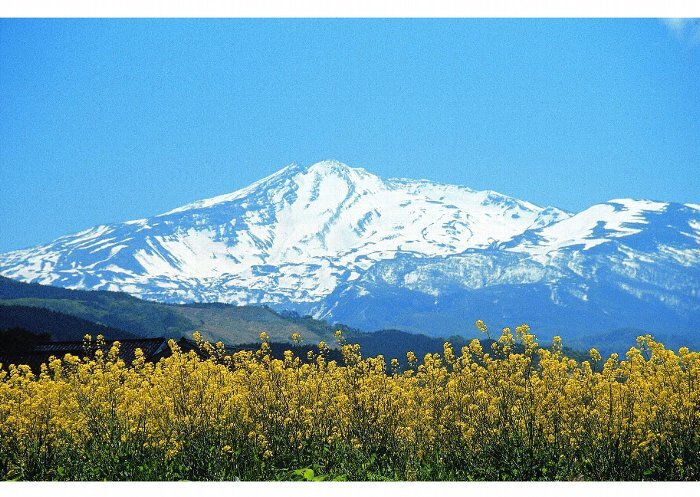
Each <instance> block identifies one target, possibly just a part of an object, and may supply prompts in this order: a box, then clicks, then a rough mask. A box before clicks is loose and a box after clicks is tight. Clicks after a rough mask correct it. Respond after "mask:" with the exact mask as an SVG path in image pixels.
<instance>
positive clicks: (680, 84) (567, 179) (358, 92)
mask: <svg viewBox="0 0 700 497" xmlns="http://www.w3.org/2000/svg"><path fill="white" fill-rule="evenodd" d="M698 32H700V31H698V29H697V24H694V23H684V22H676V23H663V22H660V21H658V20H1V21H0V196H1V198H2V207H1V208H0V251H5V250H11V249H15V248H22V247H26V246H29V245H33V244H36V243H40V242H47V241H50V240H52V239H54V238H56V237H57V236H60V235H63V234H68V233H72V232H75V231H78V230H81V229H85V228H88V227H91V226H94V225H97V224H101V223H109V222H116V221H123V220H127V219H134V218H140V217H146V216H150V215H154V214H157V213H160V212H164V211H166V210H169V209H171V208H174V207H177V206H179V205H182V204H185V203H187V202H190V201H192V200H196V199H200V198H206V197H211V196H215V195H218V194H221V193H226V192H230V191H233V190H236V189H238V188H240V187H243V186H245V185H247V184H249V183H250V182H252V181H255V180H257V179H259V178H261V177H263V176H266V175H268V174H270V173H272V172H274V171H276V170H277V169H279V168H281V167H282V166H284V165H285V164H288V163H290V162H300V163H311V162H315V161H318V160H321V159H329V158H332V159H337V160H340V161H342V162H345V163H347V164H349V165H351V166H361V167H366V168H367V169H369V170H370V171H372V172H374V173H376V174H379V175H381V176H403V177H414V178H428V179H432V180H435V181H441V182H447V183H457V184H465V185H468V186H470V187H472V188H476V189H486V188H490V189H493V190H497V191H500V192H502V193H505V194H509V195H513V196H515V197H518V198H521V199H525V200H529V201H531V202H534V203H537V204H540V205H556V206H558V207H561V208H564V209H568V210H572V211H576V210H581V209H584V208H585V207H587V206H589V205H591V204H594V203H597V202H601V201H605V200H608V199H611V198H616V197H635V198H651V199H658V200H669V201H681V202H690V201H694V202H698V201H700V173H699V172H698V169H699V166H700V164H699V163H698V159H699V158H700V98H699V96H700V36H698Z"/></svg>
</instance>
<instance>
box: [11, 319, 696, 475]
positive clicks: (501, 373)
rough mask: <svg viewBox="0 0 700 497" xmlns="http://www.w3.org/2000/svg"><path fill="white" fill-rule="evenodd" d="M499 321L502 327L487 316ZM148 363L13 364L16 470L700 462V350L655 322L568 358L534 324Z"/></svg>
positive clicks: (511, 468)
mask: <svg viewBox="0 0 700 497" xmlns="http://www.w3.org/2000/svg"><path fill="white" fill-rule="evenodd" d="M478 326H479V327H482V329H484V330H485V325H484V324H483V323H481V322H479V323H478ZM195 338H196V340H198V342H199V345H200V348H201V349H202V351H203V352H204V356H205V357H206V358H203V357H202V356H201V355H198V354H197V353H195V352H189V353H181V352H180V351H179V350H178V349H177V346H176V345H175V343H174V342H172V341H171V347H172V348H173V349H174V354H173V355H172V356H171V357H168V358H165V359H162V360H161V361H160V362H158V363H156V364H153V363H149V362H146V361H144V358H143V356H142V355H139V354H138V353H137V355H136V357H135V358H134V360H133V363H132V364H125V363H124V361H122V360H120V359H119V358H118V351H117V346H115V347H113V348H112V350H108V351H107V350H106V351H105V352H104V353H103V352H102V351H101V350H99V349H98V351H97V352H96V353H95V355H94V357H91V358H79V357H75V356H70V355H67V356H66V357H64V358H62V359H58V358H57V359H53V360H51V361H50V363H49V364H47V365H45V366H44V367H43V368H42V371H41V373H40V374H37V375H35V374H33V373H32V372H31V371H30V370H29V368H28V367H26V366H19V367H15V366H10V368H9V371H8V370H7V368H5V370H3V371H1V372H0V478H1V479H20V480H36V479H58V480H74V479H79V480H100V479H109V480H142V479H149V480H179V479H195V480H220V479H225V480H232V479H242V480H266V479H308V480H311V479H317V480H318V479H348V480H380V479H391V480H414V479H418V480H540V479H557V480H579V479H585V480H609V479H613V480H619V479H634V480H641V479H663V480H697V479H698V478H700V433H699V428H700V388H699V386H700V384H699V381H700V354H699V353H698V352H691V351H689V350H688V349H686V348H681V349H680V350H679V351H677V352H674V351H671V350H667V349H665V348H664V346H663V344H661V343H657V342H655V341H654V340H652V339H651V337H649V336H647V337H640V338H639V339H638V342H637V344H636V347H632V348H630V349H629V351H628V352H627V354H626V357H625V358H618V357H617V356H616V355H612V356H611V357H609V358H607V359H603V358H601V356H600V354H599V353H598V352H597V351H595V350H591V353H590V356H591V360H590V361H584V362H581V363H579V362H577V361H575V360H573V359H569V358H567V357H565V356H564V355H563V353H562V344H561V341H560V340H559V339H557V338H555V340H554V342H553V344H552V345H551V347H548V348H544V347H540V346H538V344H537V342H536V339H535V337H534V335H533V334H531V333H530V330H529V328H528V327H527V326H520V327H518V328H516V330H515V332H514V333H512V332H511V331H510V330H509V329H505V330H503V332H502V334H501V336H500V338H499V339H498V340H497V341H496V342H495V343H494V344H493V346H492V347H491V348H490V349H489V350H483V349H482V344H481V342H479V341H478V340H474V341H472V342H471V344H470V345H469V346H468V347H464V348H462V350H459V351H455V350H453V348H452V347H451V346H450V344H449V343H446V344H445V346H444V352H443V354H440V355H438V354H433V355H431V354H428V355H426V356H425V357H424V358H422V360H419V359H418V358H416V357H415V355H414V354H412V353H409V354H407V357H406V358H401V359H402V361H401V362H402V363H403V364H404V366H405V365H406V364H407V366H405V367H404V368H401V367H400V363H399V361H398V360H388V361H387V360H385V359H384V358H383V357H381V356H379V357H375V358H363V357H362V356H361V351H360V350H359V347H358V346H357V345H350V344H345V342H344V340H343V337H342V335H341V334H340V333H338V341H339V347H340V348H341V351H342V355H343V364H342V365H341V364H338V363H336V362H335V361H331V360H329V359H328V351H329V348H328V345H326V344H324V343H321V344H320V346H319V350H320V352H319V353H318V354H310V356H309V357H303V358H300V357H298V356H297V355H296V354H295V352H294V351H295V350H296V349H297V346H296V344H298V343H299V341H300V339H301V337H299V336H298V335H296V334H295V336H294V337H293V343H294V344H295V345H292V346H291V347H290V349H291V350H290V351H288V352H286V353H285V355H284V358H281V359H275V358H273V357H272V356H271V354H270V348H269V344H268V343H267V336H266V335H265V334H261V340H262V343H261V346H260V348H259V350H258V351H257V352H247V351H243V352H237V353H235V354H234V355H232V356H229V355H226V351H225V349H224V347H223V345H222V344H216V345H212V344H209V343H206V342H204V341H202V340H201V337H199V336H198V335H197V334H196V335H195Z"/></svg>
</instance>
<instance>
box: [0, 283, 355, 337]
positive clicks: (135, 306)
mask: <svg viewBox="0 0 700 497" xmlns="http://www.w3.org/2000/svg"><path fill="white" fill-rule="evenodd" d="M8 305H9V306H23V307H35V308H45V309H50V310H52V311H56V312H60V313H62V314H65V315H69V316H74V317H77V318H80V319H82V320H85V321H91V322H94V323H100V324H101V325H104V326H107V327H110V328H115V329H119V330H125V331H127V332H128V333H130V334H132V335H135V336H138V337H157V336H165V337H173V338H179V337H183V336H184V337H191V336H192V333H194V331H200V332H201V333H202V335H203V336H204V338H206V339H208V340H212V341H218V340H220V341H222V342H224V343H227V344H230V345H237V344H242V343H249V342H253V341H256V340H257V339H258V336H259V334H260V332H261V331H266V332H267V334H268V335H269V336H270V341H274V342H289V341H290V336H291V335H292V333H294V332H299V333H300V334H301V335H302V338H303V340H304V343H306V344H313V343H318V342H319V341H320V340H326V341H327V342H328V343H329V344H334V343H335V342H334V339H333V337H334V333H335V330H336V329H338V327H339V326H331V325H329V324H327V323H325V322H324V321H318V320H315V319H312V318H310V317H300V316H298V315H296V314H294V313H289V314H286V315H284V316H283V315H281V314H278V313H276V312H274V311H273V310H271V309H269V308H267V307H253V306H234V305H228V304H187V305H171V304H161V303H157V302H149V301H146V300H140V299H138V298H136V297H132V296H130V295H127V294H125V293H119V292H107V291H85V290H68V289H65V288H58V287H51V286H46V285H37V284H28V283H21V282H18V281H14V280H11V279H9V278H4V277H1V276H0V307H1V306H8ZM24 327H25V328H28V329H30V330H34V329H35V327H34V328H33V327H31V326H29V327H28V326H24ZM340 328H342V329H344V331H345V333H346V336H348V337H351V336H354V335H353V333H357V332H355V331H353V330H350V329H348V328H346V327H343V326H340ZM37 331H41V330H37Z"/></svg>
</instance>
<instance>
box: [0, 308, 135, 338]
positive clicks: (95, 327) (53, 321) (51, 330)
mask: <svg viewBox="0 0 700 497" xmlns="http://www.w3.org/2000/svg"><path fill="white" fill-rule="evenodd" d="M10 328H22V329H24V330H27V331H29V332H32V333H36V334H48V335H49V338H50V339H51V340H54V341H67V340H82V339H83V337H84V336H85V335H86V334H89V335H92V336H93V337H94V336H97V335H103V336H104V337H105V338H106V339H108V340H116V339H124V338H135V335H133V334H131V333H128V332H126V331H123V330H119V329H117V328H112V327H109V326H104V325H101V324H97V323H93V322H91V321H87V320H85V319H81V318H77V317H75V316H69V315H67V314H63V313H61V312H56V311H52V310H50V309H44V308H42V307H29V306H21V305H1V306H0V329H10Z"/></svg>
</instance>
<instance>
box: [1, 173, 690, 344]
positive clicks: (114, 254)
mask: <svg viewBox="0 0 700 497" xmlns="http://www.w3.org/2000/svg"><path fill="white" fill-rule="evenodd" d="M699 267H700V209H699V206H698V205H697V204H679V203H672V202H658V201H650V200H635V199H625V198H622V199H613V200H610V201H608V202H603V203H600V204H595V205H593V206H591V207H589V208H588V209H585V210H583V211H581V212H579V213H569V212H565V211H563V210H561V209H558V208H556V207H540V206H537V205H535V204H532V203H530V202H527V201H524V200H519V199H515V198H512V197H508V196H506V195H502V194H499V193H497V192H493V191H491V190H483V191H476V190H472V189H471V188H468V187H465V186H456V185H445V184H440V183H435V182H432V181H428V180H411V179H406V178H390V179H383V178H380V177H379V176H376V175H374V174H372V173H370V172H369V171H367V170H365V169H361V168H352V167H349V166H347V165H345V164H342V163H340V162H337V161H322V162H318V163H314V164H311V165H308V166H302V165H299V164H295V163H292V164H289V165H288V166H285V167H284V168H282V169H280V170H279V171H277V172H275V173H273V174H272V175H269V176H267V177H265V178H262V179H261V180H259V181H256V182H254V183H252V184H251V185H249V186H247V187H245V188H242V189H240V190H237V191H235V192H232V193H229V194H224V195H219V196H216V197H212V198H210V199H204V200H200V201H196V202H192V203H189V204H187V205H184V206H182V207H178V208H176V209H172V210H170V211H167V212H165V213H162V214H159V215H156V216H153V217H151V218H143V219H138V220H133V221H127V222H124V223H114V224H111V225H101V226H98V227H95V228H92V229H89V230H84V231H82V232H80V233H76V234H74V235H67V236H64V237H61V238H59V239H57V240H54V241H53V242H50V243H47V244H43V245H39V246H37V247H33V248H30V249H25V250H19V251H13V252H9V253H5V254H0V274H2V275H5V276H8V277H11V278H16V279H19V280H22V281H32V282H40V283H44V284H51V285H57V286H63V287H67V288H82V289H104V290H119V291H125V292H127V293H129V294H132V295H136V296H138V297H141V298H145V299H149V300H156V301H161V302H172V303H185V302H227V303H234V304H238V305H246V304H266V305H270V306H272V307H274V308H276V309H294V310H298V311H300V312H303V313H311V314H312V315H314V316H315V317H319V318H321V317H322V318H324V319H330V320H337V321H342V322H345V323H347V324H348V325H350V326H355V327H358V328H361V329H377V328H391V327H397V322H396V320H393V318H392V319H390V316H391V315H392V314H397V315H401V316H403V317H405V318H406V319H408V321H406V320H405V319H403V318H402V319H401V320H399V321H401V322H404V323H406V322H408V324H409V326H407V327H406V328H407V329H411V330H414V331H425V330H424V329H423V326H424V325H421V324H420V323H423V322H424V321H425V319H423V318H421V319H415V320H414V321H413V322H411V318H410V316H411V315H412V313H413V314H415V312H417V311H415V309H410V308H408V307H406V306H403V307H402V306H400V305H398V304H399V303H400V302H401V297H397V296H398V295H404V297H406V298H409V296H410V299H412V298H414V297H415V298H418V300H419V301H420V302H421V305H422V306H424V309H422V310H421V313H423V314H425V315H430V313H431V312H445V313H447V316H448V317H449V319H450V320H451V323H452V324H451V325H450V327H449V328H450V329H446V330H442V331H441V332H440V333H441V334H454V332H455V330H456V329H457V328H458V326H459V320H460V319H471V318H472V317H474V316H472V315H468V316H463V315H462V314H460V313H459V312H457V311H456V310H455V309H452V310H447V309H442V310H440V309H441V307H440V303H439V301H440V299H443V301H444V299H446V298H452V299H456V300H455V301H460V299H461V300H464V299H467V297H468V300H467V301H465V302H464V304H465V305H467V307H469V305H468V304H469V302H471V301H482V304H483V305H484V306H485V308H483V309H482V312H483V314H482V315H477V316H476V317H477V318H480V317H483V315H492V314H493V313H492V312H491V311H492V310H494V309H501V312H502V314H503V313H505V314H509V313H508V312H506V311H508V308H507V306H504V304H503V299H506V300H507V299H508V290H509V289H510V291H511V294H512V295H513V296H515V295H517V296H518V298H520V299H521V300H522V299H523V295H521V292H522V291H523V290H522V289H523V288H525V287H523V285H526V286H527V285H531V286H530V287H527V288H531V289H533V290H532V296H533V297H531V298H530V297H527V295H528V294H527V293H526V294H525V296H526V297H527V298H525V299H524V300H526V301H527V302H528V305H527V306H521V305H519V304H517V305H516V304H513V306H512V308H513V309H521V311H522V314H523V316H522V317H521V320H522V321H527V320H528V319H529V317H530V316H528V314H531V315H537V316H538V318H537V320H536V321H538V322H537V323H536V324H546V323H545V321H546V320H550V321H552V322H564V321H565V319H564V317H567V318H569V319H570V320H571V321H573V322H575V321H577V320H580V319H581V318H582V317H583V316H587V317H588V319H592V321H593V322H595V323H596V325H602V323H603V322H604V320H605V318H606V313H608V314H610V315H612V316H613V318H610V321H611V322H612V321H614V322H615V323H614V327H616V328H620V329H622V328H637V327H643V325H644V323H641V322H639V319H638V318H639V317H641V316H647V317H649V316H650V319H652V318H653V319H652V321H653V322H652V323H651V325H652V326H660V327H662V328H664V329H665V330H667V331H670V328H671V327H680V328H682V329H681V330H680V331H681V332H683V333H686V334H688V333H694V335H693V336H694V337H695V336H696V335H697V333H695V331H691V329H692V330H697V329H699V328H700V304H698V301H700V298H698V297H700V283H699V282H700V270H699ZM480 292H481V293H480ZM494 292H495V293H494ZM496 293H497V294H498V295H500V297H498V298H499V299H501V300H500V301H499V302H492V301H489V300H488V299H486V300H484V299H483V298H482V297H484V296H485V295H487V294H488V295H495V294H496ZM477 294H479V295H477ZM482 294H483V295H482ZM388 295H394V296H395V297H396V298H393V297H392V298H388V297H387V296H388ZM535 295H536V296H537V297H536V298H535V297H534V296H535ZM382 298H386V302H392V304H391V305H385V303H383V302H382ZM431 298H432V299H433V300H432V301H433V302H435V303H433V304H430V302H431ZM493 298H496V297H493ZM611 298H614V299H617V300H619V301H624V302H626V303H627V304H626V306H627V307H626V308H620V309H618V308H617V307H615V306H614V305H613V303H610V302H608V300H609V299H611ZM368 299H369V300H372V299H374V300H372V302H371V303H370V302H369V301H368ZM410 299H409V300H410ZM469 299H471V300H469ZM596 299H598V300H596ZM492 300H493V299H492ZM360 303H363V304H362V305H360ZM358 305H360V307H358ZM362 306H365V307H363V308H366V309H374V311H373V312H374V313H375V314H377V313H379V314H380V316H379V318H381V315H384V316H385V319H384V320H382V319H380V320H379V321H377V319H378V316H376V315H375V316H371V317H370V316H368V315H367V312H365V311H363V312H360V310H361V309H360V308H361V307H362ZM431 306H432V307H431ZM645 308H649V309H652V308H653V309H655V314H653V315H650V314H649V312H647V311H645ZM366 309H365V310H366ZM431 309H432V311H431ZM545 309H548V310H547V311H546V312H545V311H544V310H545ZM574 309H578V311H575V312H574V311H573V310H574ZM474 312H476V309H474ZM362 316H366V317H365V318H363V317H362ZM496 317H498V316H497V315H496ZM540 321H541V322H540ZM504 324H506V323H504ZM507 324H512V323H507ZM463 326H466V323H465V324H463ZM577 326H578V327H579V328H580V326H579V325H576V326H574V327H577ZM398 327H400V326H398ZM609 329H612V327H611V328H609ZM609 329H606V330H601V332H602V331H609ZM555 331H556V330H551V332H552V333H554V332H555ZM583 331H586V330H584V329H577V330H574V333H579V332H583Z"/></svg>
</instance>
